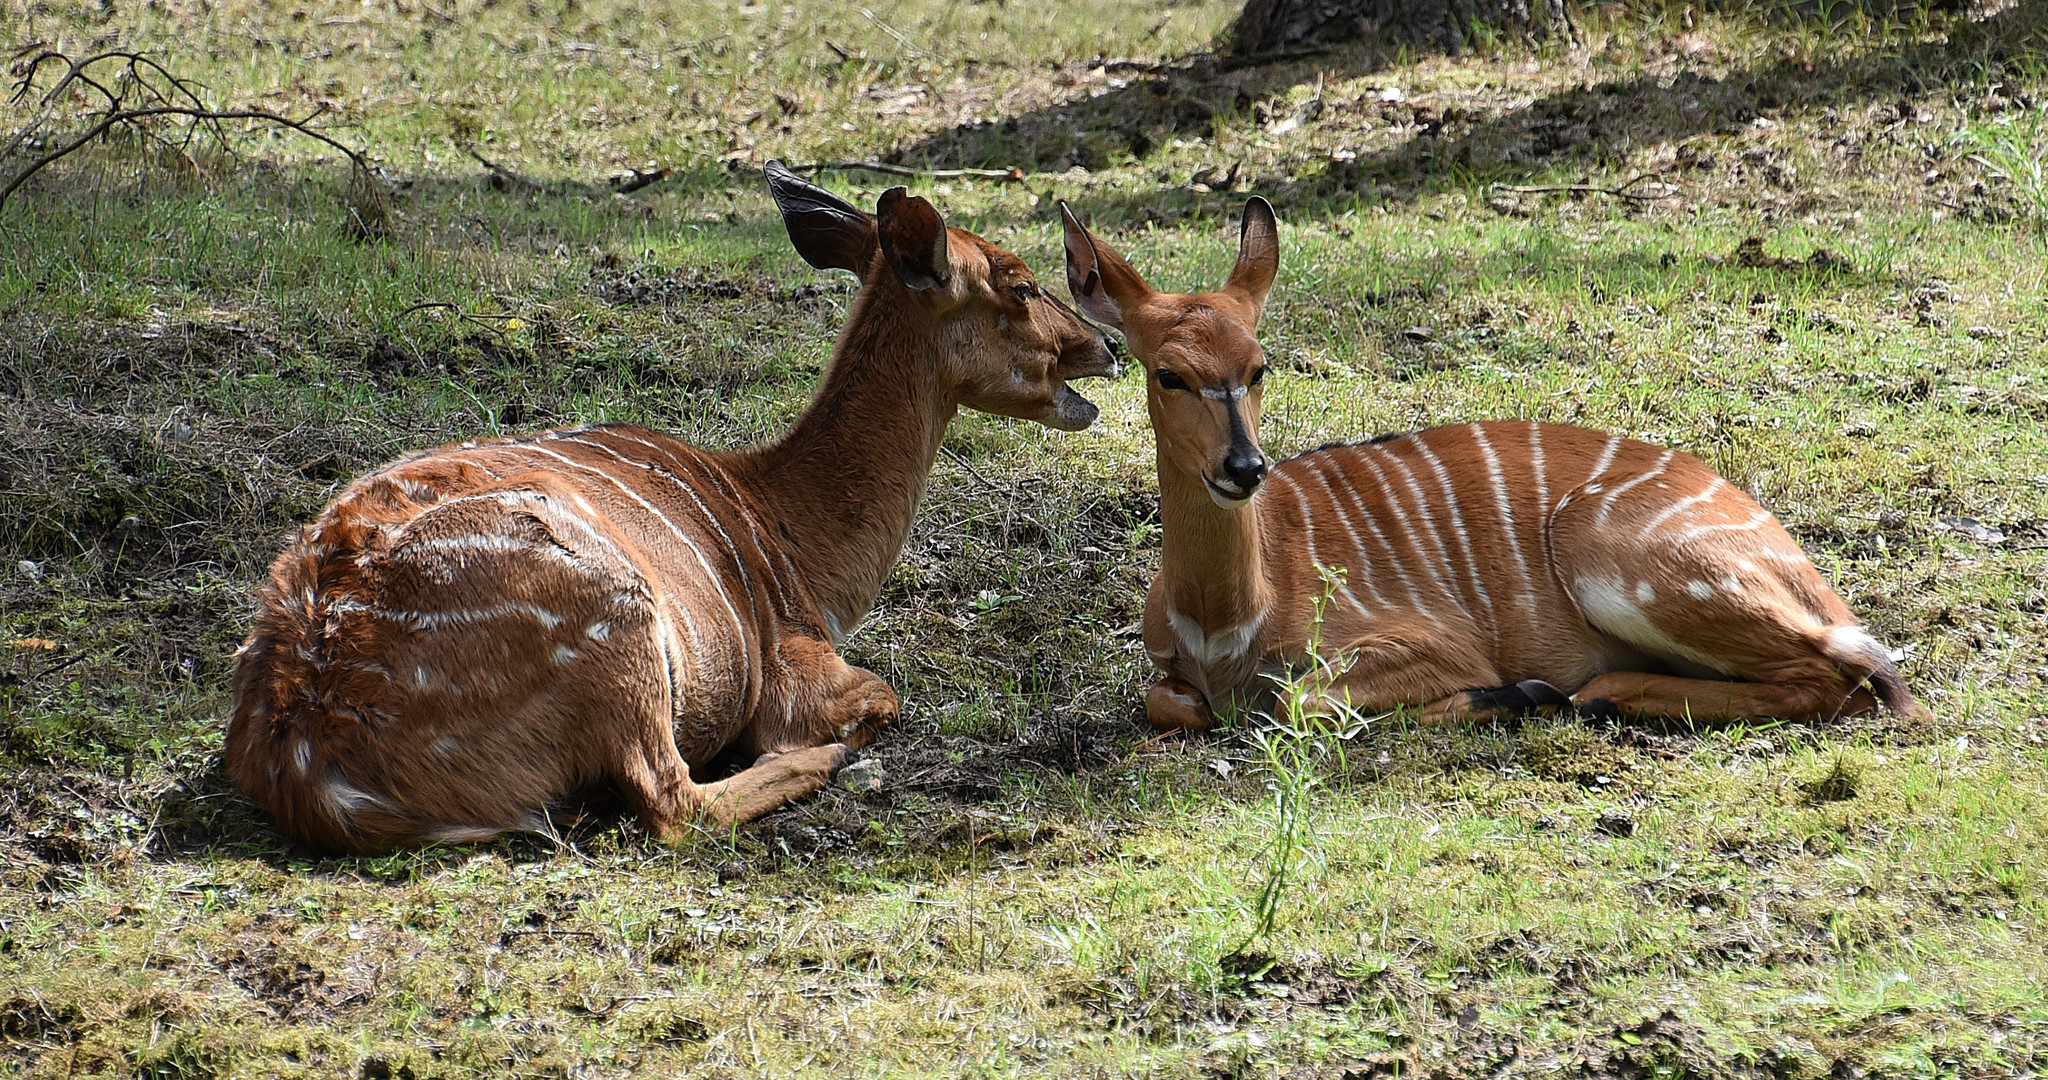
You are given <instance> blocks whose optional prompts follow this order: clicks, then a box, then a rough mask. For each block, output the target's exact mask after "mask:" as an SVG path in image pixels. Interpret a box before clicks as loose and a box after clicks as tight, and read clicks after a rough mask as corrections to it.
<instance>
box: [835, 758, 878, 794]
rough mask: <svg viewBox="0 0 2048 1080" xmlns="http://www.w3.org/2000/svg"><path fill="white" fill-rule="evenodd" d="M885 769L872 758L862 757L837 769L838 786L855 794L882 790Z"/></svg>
mask: <svg viewBox="0 0 2048 1080" xmlns="http://www.w3.org/2000/svg"><path fill="white" fill-rule="evenodd" d="M887 776H888V773H887V770H885V769H883V768H882V763H881V762H879V761H876V760H875V759H874V758H862V759H860V760H859V761H856V762H854V763H853V764H851V765H848V766H847V767H846V768H844V769H841V770H839V786H840V787H843V788H845V789H846V790H848V791H851V792H853V793H854V794H856V795H865V794H868V793H869V792H873V791H880V790H882V781H883V780H885V779H887Z"/></svg>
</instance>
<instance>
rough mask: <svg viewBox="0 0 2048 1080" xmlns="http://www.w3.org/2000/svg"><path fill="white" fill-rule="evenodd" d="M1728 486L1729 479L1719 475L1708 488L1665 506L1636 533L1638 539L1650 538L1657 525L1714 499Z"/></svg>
mask: <svg viewBox="0 0 2048 1080" xmlns="http://www.w3.org/2000/svg"><path fill="white" fill-rule="evenodd" d="M1727 486H1728V481H1726V480H1723V479H1721V478H1720V477H1718V476H1716V477H1714V482H1713V483H1711V484H1708V485H1707V486H1706V489H1705V490H1703V491H1701V492H1700V493H1699V494H1697V495H1689V496H1687V497H1685V498H1683V499H1680V500H1678V501H1677V502H1674V503H1672V504H1671V505H1670V506H1667V507H1665V508H1664V509H1663V510H1662V511H1661V512H1659V513H1658V514H1657V516H1656V517H1653V518H1651V519H1650V520H1649V521H1648V522H1647V523H1646V524H1644V526H1643V531H1642V532H1639V533H1637V534H1636V539H1638V540H1648V539H1649V538H1650V534H1651V533H1653V532H1655V531H1657V526H1659V525H1662V524H1664V523H1665V522H1667V521H1670V520H1671V519H1672V518H1674V517H1677V516H1678V515H1680V514H1683V513H1685V512H1686V511H1687V510H1690V509H1692V508H1693V507H1695V506H1698V505H1699V504H1701V503H1703V502H1709V501H1712V499H1713V498H1714V496H1715V495H1716V494H1718V493H1719V492H1720V490H1721V489H1722V488H1724V487H1727Z"/></svg>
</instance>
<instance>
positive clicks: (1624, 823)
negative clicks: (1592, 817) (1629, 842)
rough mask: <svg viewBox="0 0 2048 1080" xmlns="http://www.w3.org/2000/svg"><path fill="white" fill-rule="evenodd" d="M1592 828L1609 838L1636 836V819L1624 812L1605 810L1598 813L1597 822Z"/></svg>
mask: <svg viewBox="0 0 2048 1080" xmlns="http://www.w3.org/2000/svg"><path fill="white" fill-rule="evenodd" d="M1593 827H1594V828H1596V829H1598V830H1600V831H1601V832H1604V833H1606V834H1607V835H1609V836H1620V837H1629V836H1634V835H1635V834H1636V819H1635V818H1632V817H1630V816H1629V815H1628V812H1627V811H1625V810H1617V809H1612V808H1609V809H1606V810H1602V811H1600V817H1599V820H1597V821H1595V822H1593Z"/></svg>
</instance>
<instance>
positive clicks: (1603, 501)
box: [1593, 450, 1678, 529]
mask: <svg viewBox="0 0 2048 1080" xmlns="http://www.w3.org/2000/svg"><path fill="white" fill-rule="evenodd" d="M1677 453H1678V451H1676V450H1666V451H1664V453H1663V454H1661V455H1659V456H1658V458H1657V467H1656V468H1654V469H1651V470H1650V471H1649V472H1646V473H1641V474H1638V475H1636V476H1631V477H1629V478H1628V479H1627V480H1624V481H1622V482H1621V483H1619V484H1616V485H1614V486H1613V487H1612V488H1609V489H1608V491H1607V494H1605V495H1602V496H1601V497H1600V512H1599V513H1597V514H1594V515H1593V527H1594V528H1596V529H1597V528H1599V527H1601V526H1602V525H1605V524H1607V512H1608V511H1609V510H1612V509H1614V500H1616V499H1618V498H1621V495H1622V492H1625V491H1627V490H1628V489H1630V488H1632V487H1634V486H1636V485H1637V484H1640V483H1643V482H1644V481H1646V480H1655V479H1656V478H1657V477H1659V476H1662V475H1664V467H1665V466H1666V465H1669V464H1671V459H1672V458H1673V457H1674V456H1676V455H1677Z"/></svg>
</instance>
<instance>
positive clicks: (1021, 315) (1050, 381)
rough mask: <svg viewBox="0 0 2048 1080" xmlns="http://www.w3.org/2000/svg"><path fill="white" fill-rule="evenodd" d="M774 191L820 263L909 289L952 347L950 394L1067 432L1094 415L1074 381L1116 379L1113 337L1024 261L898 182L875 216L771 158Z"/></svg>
mask: <svg viewBox="0 0 2048 1080" xmlns="http://www.w3.org/2000/svg"><path fill="white" fill-rule="evenodd" d="M767 172H768V188H769V191H770V192H771V193H772V194H773V195H774V197H775V203H776V206H777V207H778V208H779V209H780V210H781V211H782V220H783V223H784V224H785V225H786V226H788V228H789V238H790V241H791V242H792V243H793V244H795V245H796V250H797V253H798V254H800V255H802V256H803V258H804V261H805V262H808V263H810V264H811V265H812V266H815V267H817V268H819V269H821V270H824V269H840V270H851V271H852V272H853V273H855V274H857V275H859V277H860V279H861V283H862V285H863V286H865V287H867V288H868V290H869V291H871V292H872V291H874V290H875V289H881V290H888V291H900V293H903V294H907V295H899V296H898V297H897V298H896V299H897V300H899V301H901V302H903V303H902V304H901V306H902V307H905V308H908V309H911V310H921V311H922V313H923V314H924V316H925V317H926V318H928V319H929V320H930V325H931V326H932V328H933V329H934V330H935V331H936V334H937V336H938V338H939V339H940V340H942V341H943V342H944V343H945V344H946V346H947V347H946V348H945V349H943V350H941V352H942V354H943V358H942V359H941V360H939V361H938V363H939V364H940V366H941V370H940V371H938V372H936V375H937V377H938V378H939V380H940V381H941V382H942V383H943V384H944V386H945V388H946V390H947V391H948V393H949V395H950V397H951V400H952V401H953V402H955V403H956V404H959V405H965V406H967V407H968V408H970V409H978V410H980V411H982V412H988V413H995V414H997V415H999V416H1010V417H1015V418H1017V419H1020V420H1035V421H1037V422H1039V423H1041V424H1044V425H1046V426H1047V427H1051V428H1057V429H1059V430H1061V431H1079V430H1081V429H1082V428H1085V427H1087V426H1088V425H1089V424H1092V423H1094V422H1095V417H1096V408H1095V405H1094V403H1093V402H1090V401H1089V400H1088V399H1087V398H1084V397H1082V396H1081V395H1080V394H1078V393H1075V392H1074V389H1073V388H1072V387H1070V386H1068V385H1067V381H1068V380H1069V379H1079V378H1084V377H1088V376H1106V377H1108V378H1112V379H1113V378H1116V377H1117V376H1118V375H1119V374H1121V370H1122V369H1121V366H1120V365H1119V364H1118V362H1117V353H1116V339H1115V338H1114V337H1112V336H1111V335H1109V334H1106V333H1104V332H1102V331H1101V330H1099V329H1097V328H1096V327H1094V326H1091V325H1089V323H1088V321H1087V320H1086V319H1083V318H1081V317H1080V316H1079V315H1078V314H1076V313H1075V312H1074V310H1073V309H1072V308H1070V307H1068V306H1067V305H1066V304H1064V303H1062V302H1061V301H1060V300H1058V299H1057V298H1055V297H1053V296H1052V295H1051V294H1050V293H1047V292H1046V291H1045V290H1044V289H1041V288H1039V286H1038V282H1037V280H1036V279H1035V278H1034V277H1033V276H1032V274H1031V268H1030V267H1028V266H1026V265H1024V260H1022V259H1020V258H1018V257H1017V256H1015V255H1013V254H1011V253H1010V252H1008V251H1005V250H1003V249H1002V248H999V247H997V246H995V245H994V244H991V243H989V242H988V241H986V240H983V239H982V238H981V237H979V236H976V235H974V234H973V233H970V232H968V231H966V230H964V229H954V228H949V227H947V225H946V223H945V220H944V219H942V218H941V217H939V212H938V211H937V210H935V209H933V208H932V204H931V203H929V202H926V201H925V200H924V199H923V198H921V197H919V196H916V195H912V194H910V193H909V192H908V191H907V190H906V189H904V188H901V187H894V188H890V189H889V190H887V191H885V192H883V193H882V197H881V200H880V201H879V202H878V203H877V204H876V207H875V213H874V216H872V217H870V216H869V215H867V214H866V213H864V212H862V211H861V210H860V209H859V208H858V207H855V206H854V205H853V204H851V203H849V202H847V201H846V200H844V199H841V198H840V197H838V196H837V195H834V194H832V193H831V192H829V191H826V190H825V189H823V188H821V187H818V186H817V185H815V184H812V183H809V182H807V181H805V180H803V179H801V178H799V177H798V176H796V174H794V173H791V172H790V171H789V170H788V169H785V168H784V167H783V166H782V164H781V163H780V162H773V161H771V162H769V163H768V167H767Z"/></svg>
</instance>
